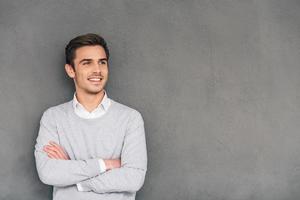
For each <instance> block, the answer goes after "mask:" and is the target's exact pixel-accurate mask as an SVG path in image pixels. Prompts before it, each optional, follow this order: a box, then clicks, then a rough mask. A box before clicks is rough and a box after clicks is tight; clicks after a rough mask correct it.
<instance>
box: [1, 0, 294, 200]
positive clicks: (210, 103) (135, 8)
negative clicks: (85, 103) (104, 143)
mask: <svg viewBox="0 0 300 200" xmlns="http://www.w3.org/2000/svg"><path fill="white" fill-rule="evenodd" d="M299 19H300V1H299V0H285V1H282V0H198V1H196V0H194V1H180V0H177V1H170V0H167V1H148V0H139V1H138V0H126V1H117V0H109V1H108V0H107V1H106V0H102V1H99V0H85V1H69V0H64V1H61V0H60V1H58V0H55V1H54V0H53V1H42V0H31V1H28V0H26V1H25V0H23V1H21V0H20V1H16V0H15V1H11V0H1V1H0V97H1V98H0V99H1V101H0V112H1V115H0V136H1V139H0V150H1V151H0V162H1V167H0V176H1V177H0V199H1V200H2V199H8V200H10V199H12V200H14V199H22V200H42V199H50V198H51V187H49V186H45V185H43V184H42V183H41V182H40V181H39V179H38V176H37V173H36V169H35V164H34V157H33V146H34V143H35V138H36V136H37V131H38V125H39V120H40V117H41V114H42V112H43V111H44V110H45V109H46V108H48V107H50V106H53V105H57V104H59V103H62V102H65V101H68V100H70V99H71V98H72V94H73V91H74V89H73V84H72V81H70V80H69V79H68V78H67V76H66V75H65V73H64V69H63V65H64V46H65V45H66V43H67V42H68V40H69V39H71V38H72V37H74V36H76V35H78V34H82V33H87V32H96V33H100V34H101V35H103V36H104V37H105V38H106V39H107V40H108V43H109V46H110V49H111V55H112V57H111V63H110V67H111V68H110V80H109V83H108V85H107V88H106V89H107V91H108V93H109V95H110V97H111V98H113V99H114V100H116V101H119V102H121V103H124V104H127V105H129V106H132V107H134V108H136V109H138V110H139V111H140V112H141V113H142V114H143V117H144V120H145V127H146V134H147V135H146V137H147V148H148V158H149V165H148V168H149V169H148V172H147V177H146V180H145V184H144V187H143V188H142V190H140V191H139V192H138V195H137V199H141V200H142V199H143V200H153V199H158V200H159V199H164V200H175V199H178V200H182V199H191V200H196V199H199V200H221V199H222V200H250V199H258V200H291V199H295V200H296V199H297V200H298V199H300V190H299V189H300V134H299V128H300V123H299V121H300V67H299V62H300V20H299Z"/></svg>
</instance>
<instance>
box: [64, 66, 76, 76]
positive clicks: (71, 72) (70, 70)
mask: <svg viewBox="0 0 300 200" xmlns="http://www.w3.org/2000/svg"><path fill="white" fill-rule="evenodd" d="M65 70H66V72H67V74H68V76H69V77H70V78H75V71H74V68H73V67H72V66H71V65H69V64H65Z"/></svg>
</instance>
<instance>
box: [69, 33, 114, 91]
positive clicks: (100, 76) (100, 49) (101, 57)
mask: <svg viewBox="0 0 300 200" xmlns="http://www.w3.org/2000/svg"><path fill="white" fill-rule="evenodd" d="M65 54H66V64H65V69H66V72H67V74H68V76H69V77H71V78H73V79H74V83H75V87H76V92H83V93H89V94H97V93H99V92H101V91H102V90H103V88H104V86H105V84H106V82H107V80H108V59H109V50H108V48H107V45H106V42H105V40H104V39H103V38H102V37H101V36H99V35H96V34H92V33H89V34H85V35H80V36H78V37H76V38H74V39H72V40H71V41H70V42H69V43H68V45H67V46H66V49H65Z"/></svg>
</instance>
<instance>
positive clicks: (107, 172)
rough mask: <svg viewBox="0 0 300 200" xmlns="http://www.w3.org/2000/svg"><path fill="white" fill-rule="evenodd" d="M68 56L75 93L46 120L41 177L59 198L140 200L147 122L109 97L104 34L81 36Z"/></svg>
mask: <svg viewBox="0 0 300 200" xmlns="http://www.w3.org/2000/svg"><path fill="white" fill-rule="evenodd" d="M65 53H66V64H65V70H66V72H67V74H68V76H69V77H70V78H72V79H73V80H74V83H75V89H76V92H75V94H74V97H73V99H72V100H71V101H69V102H66V103H63V104H60V105H57V106H54V107H51V108H49V109H47V110H46V111H45V112H44V114H43V116H42V118H41V121H40V129H39V134H38V137H37V140H36V145H35V151H34V155H35V159H36V167H37V172H38V175H39V177H40V179H41V181H42V182H43V183H45V184H48V185H53V186H54V188H53V199H54V200H83V199H88V200H96V199H97V200H100V199H101V200H108V199H113V200H117V199H123V200H132V199H135V195H136V192H137V191H138V190H139V189H140V188H141V187H142V185H143V183H144V179H145V174H146V171H147V151H146V140H145V131H144V122H143V118H142V116H141V114H140V113H139V112H138V111H137V110H135V109H133V108H130V107H128V106H125V105H123V104H121V103H118V102H116V101H114V100H112V99H110V98H109V97H108V96H107V92H106V91H105V89H104V87H105V84H106V82H107V80H108V69H109V65H108V60H109V50H108V48H107V45H106V42H105V40H104V39H103V38H102V37H101V36H99V35H96V34H86V35H81V36H78V37H76V38H74V39H72V40H71V41H70V42H69V44H68V45H67V46H66V49H65Z"/></svg>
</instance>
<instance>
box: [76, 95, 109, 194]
mask: <svg viewBox="0 0 300 200" xmlns="http://www.w3.org/2000/svg"><path fill="white" fill-rule="evenodd" d="M110 105H111V101H110V99H109V98H108V97H107V92H106V91H104V97H103V99H102V101H101V102H100V104H99V105H98V106H97V108H95V109H94V110H93V111H92V112H89V111H87V110H86V109H85V108H84V107H83V105H82V104H80V103H79V102H78V100H77V98H76V93H74V97H73V108H74V112H75V113H76V115H78V116H79V117H81V118H84V119H94V118H98V117H101V116H102V115H104V114H105V113H106V112H107V110H108V108H109V107H110ZM99 166H100V172H101V173H103V172H105V171H106V166H105V163H104V160H103V159H101V158H99ZM77 189H78V191H85V189H84V188H83V187H82V186H81V184H80V183H78V184H77Z"/></svg>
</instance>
